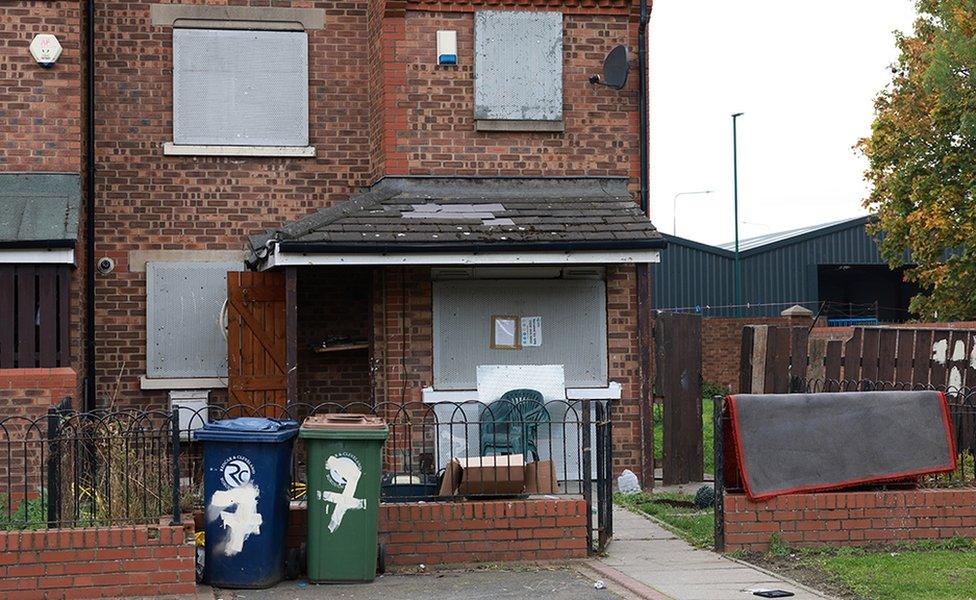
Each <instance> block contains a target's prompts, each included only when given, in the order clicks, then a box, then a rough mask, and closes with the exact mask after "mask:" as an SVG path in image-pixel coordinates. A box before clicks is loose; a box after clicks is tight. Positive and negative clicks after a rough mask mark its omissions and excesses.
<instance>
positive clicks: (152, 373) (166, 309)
mask: <svg viewBox="0 0 976 600" xmlns="http://www.w3.org/2000/svg"><path fill="white" fill-rule="evenodd" d="M241 266H242V265H241V263H236V262H187V263H159V262H151V263H148V264H147V266H146V371H147V372H146V375H147V376H148V377H150V378H167V377H226V376H227V342H226V340H225V339H224V334H223V332H222V331H221V327H222V324H221V320H220V318H221V309H222V308H223V305H224V301H225V300H226V299H227V272H228V271H240V270H241Z"/></svg>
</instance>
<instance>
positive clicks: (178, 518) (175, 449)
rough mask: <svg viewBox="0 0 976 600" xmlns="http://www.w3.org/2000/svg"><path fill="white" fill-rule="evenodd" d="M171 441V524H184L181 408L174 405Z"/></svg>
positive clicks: (171, 416)
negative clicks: (181, 474)
mask: <svg viewBox="0 0 976 600" xmlns="http://www.w3.org/2000/svg"><path fill="white" fill-rule="evenodd" d="M170 443H171V445H172V446H171V449H170V452H171V453H172V459H173V522H172V523H170V524H171V525H182V511H180V495H181V494H180V409H179V408H177V407H173V412H172V413H171V414H170Z"/></svg>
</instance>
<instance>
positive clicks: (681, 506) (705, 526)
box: [613, 492, 715, 548]
mask: <svg viewBox="0 0 976 600" xmlns="http://www.w3.org/2000/svg"><path fill="white" fill-rule="evenodd" d="M613 499H614V502H616V503H617V504H619V505H621V506H626V507H627V508H629V509H631V510H635V511H638V512H643V513H646V514H648V515H651V516H652V517H655V518H657V519H658V520H660V521H663V522H664V523H666V524H667V525H668V526H670V528H671V529H672V531H674V533H675V534H676V535H678V536H680V537H681V538H682V539H684V540H685V541H687V542H688V543H690V544H693V545H695V546H697V547H699V548H712V547H714V546H715V513H714V511H713V510H712V509H711V508H706V509H704V510H701V509H698V508H695V503H694V498H693V497H692V496H685V495H683V494H653V495H652V494H645V493H643V492H642V493H640V494H615V495H614V498H613Z"/></svg>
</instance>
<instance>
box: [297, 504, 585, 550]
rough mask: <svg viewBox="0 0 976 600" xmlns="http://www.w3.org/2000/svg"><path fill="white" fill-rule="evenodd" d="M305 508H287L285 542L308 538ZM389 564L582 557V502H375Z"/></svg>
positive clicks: (381, 539)
mask: <svg viewBox="0 0 976 600" xmlns="http://www.w3.org/2000/svg"><path fill="white" fill-rule="evenodd" d="M306 532H307V521H306V513H305V508H295V509H292V511H291V519H290V521H289V523H288V545H289V546H297V545H300V544H302V543H304V542H305V539H306V537H307V533H306ZM379 536H380V543H382V544H383V545H384V546H385V548H386V564H387V566H388V567H391V566H392V567H397V566H408V565H409V566H416V565H419V564H421V563H423V564H425V565H428V566H430V567H436V566H438V565H444V564H458V563H477V562H505V561H533V560H563V559H571V558H585V557H586V503H585V502H584V501H583V500H579V499H572V498H560V499H539V500H535V499H530V500H493V501H472V502H408V503H403V504H383V505H381V506H380V524H379Z"/></svg>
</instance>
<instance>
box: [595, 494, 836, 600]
mask: <svg viewBox="0 0 976 600" xmlns="http://www.w3.org/2000/svg"><path fill="white" fill-rule="evenodd" d="M589 565H590V567H591V568H592V569H593V570H594V571H596V572H597V573H598V574H599V575H600V576H602V577H604V578H605V579H607V580H609V581H611V582H613V583H615V584H617V585H620V586H623V587H624V588H626V589H627V591H629V592H631V593H633V594H636V595H637V596H640V597H643V598H648V599H650V600H669V599H671V600H736V599H739V598H741V599H742V600H750V599H751V600H756V599H757V598H758V597H757V596H755V595H753V593H752V592H753V591H754V590H757V589H780V590H785V591H788V592H793V593H794V594H796V595H795V596H793V598H794V599H795V600H822V599H824V598H830V596H827V595H824V594H820V593H818V592H815V591H813V590H810V589H808V588H801V587H798V586H797V584H795V583H791V582H787V581H784V580H781V579H779V578H777V577H776V576H774V575H771V574H768V573H765V572H763V571H760V570H758V569H755V568H752V567H748V566H746V565H743V564H740V563H737V562H735V561H733V560H730V559H728V558H725V557H724V556H722V555H720V554H716V553H715V552H710V551H708V550H698V549H696V548H695V547H693V546H692V545H691V544H689V543H687V542H685V541H684V540H682V539H680V538H678V537H676V536H675V535H674V534H672V533H671V532H670V531H668V530H666V529H664V528H663V527H661V526H660V525H658V524H657V523H655V522H653V521H651V520H650V519H647V518H645V517H642V516H641V515H639V514H636V513H632V512H630V511H629V510H627V509H625V508H620V507H617V506H615V507H614V509H613V541H612V542H611V543H610V547H609V549H608V552H607V556H605V557H602V558H600V559H598V560H595V561H591V562H590V563H589Z"/></svg>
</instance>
